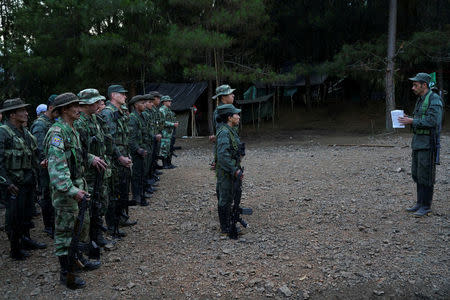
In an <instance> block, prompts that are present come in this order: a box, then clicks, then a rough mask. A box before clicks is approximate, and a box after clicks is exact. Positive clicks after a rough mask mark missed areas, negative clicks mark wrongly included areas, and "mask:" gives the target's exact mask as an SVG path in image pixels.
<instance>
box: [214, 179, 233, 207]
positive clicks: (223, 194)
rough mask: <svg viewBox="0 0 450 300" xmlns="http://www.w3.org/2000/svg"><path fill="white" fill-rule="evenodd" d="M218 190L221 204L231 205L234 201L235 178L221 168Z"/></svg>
mask: <svg viewBox="0 0 450 300" xmlns="http://www.w3.org/2000/svg"><path fill="white" fill-rule="evenodd" d="M217 173H218V174H217V185H216V192H217V195H218V196H217V198H218V201H219V203H218V204H219V206H227V205H231V203H232V202H233V179H232V178H231V175H229V174H225V173H224V172H223V171H222V172H221V171H220V170H219V171H218V172H217Z"/></svg>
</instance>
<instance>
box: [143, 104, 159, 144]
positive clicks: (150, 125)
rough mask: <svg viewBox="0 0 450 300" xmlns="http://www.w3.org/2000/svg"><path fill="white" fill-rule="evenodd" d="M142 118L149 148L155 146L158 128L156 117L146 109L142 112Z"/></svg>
mask: <svg viewBox="0 0 450 300" xmlns="http://www.w3.org/2000/svg"><path fill="white" fill-rule="evenodd" d="M142 118H143V119H144V125H145V132H146V133H147V142H148V147H149V148H151V147H152V146H153V139H154V138H155V135H156V134H157V133H156V128H155V126H154V120H153V118H154V116H153V113H152V110H151V109H146V110H144V111H143V112H142Z"/></svg>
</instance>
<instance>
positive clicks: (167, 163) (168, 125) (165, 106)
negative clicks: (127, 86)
mask: <svg viewBox="0 0 450 300" xmlns="http://www.w3.org/2000/svg"><path fill="white" fill-rule="evenodd" d="M161 102H162V105H161V107H160V109H159V111H160V112H161V114H162V118H163V119H162V122H163V124H164V129H163V130H162V138H161V149H160V151H159V155H160V156H161V157H162V160H163V168H164V169H173V168H175V167H176V166H174V165H172V155H171V153H170V143H171V138H172V134H173V132H174V129H175V128H177V127H178V122H177V121H176V119H175V113H174V112H173V111H171V110H170V106H171V105H172V98H170V96H167V95H166V96H162V97H161Z"/></svg>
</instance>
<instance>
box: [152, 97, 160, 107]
mask: <svg viewBox="0 0 450 300" xmlns="http://www.w3.org/2000/svg"><path fill="white" fill-rule="evenodd" d="M160 103H161V98H159V97H155V100H154V101H153V105H154V106H158V105H159V104H160Z"/></svg>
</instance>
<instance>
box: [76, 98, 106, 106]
mask: <svg viewBox="0 0 450 300" xmlns="http://www.w3.org/2000/svg"><path fill="white" fill-rule="evenodd" d="M100 100H106V98H105V97H103V96H97V97H93V98H91V99H89V101H86V102H84V101H81V100H80V105H86V104H87V105H89V104H94V103H95V102H97V101H100Z"/></svg>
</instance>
